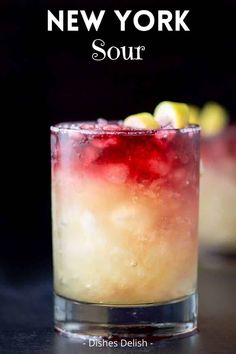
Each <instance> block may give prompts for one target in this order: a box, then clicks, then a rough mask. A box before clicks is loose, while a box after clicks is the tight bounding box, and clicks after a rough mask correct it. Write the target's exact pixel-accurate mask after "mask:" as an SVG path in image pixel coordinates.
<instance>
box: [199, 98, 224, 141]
mask: <svg viewBox="0 0 236 354" xmlns="http://www.w3.org/2000/svg"><path fill="white" fill-rule="evenodd" d="M228 120H229V116H228V112H227V111H226V109H225V108H224V107H223V106H221V105H220V104H219V103H216V102H208V103H206V104H205V105H204V107H203V108H202V111H201V115H200V125H201V128H202V132H203V134H204V135H214V134H218V133H220V132H221V131H223V130H224V128H225V127H226V125H227V123H228Z"/></svg>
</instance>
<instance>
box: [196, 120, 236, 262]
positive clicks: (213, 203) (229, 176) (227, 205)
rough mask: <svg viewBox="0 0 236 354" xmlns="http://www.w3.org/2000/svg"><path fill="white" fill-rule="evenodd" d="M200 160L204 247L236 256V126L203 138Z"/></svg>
mask: <svg viewBox="0 0 236 354" xmlns="http://www.w3.org/2000/svg"><path fill="white" fill-rule="evenodd" d="M201 158H202V160H203V163H204V173H203V176H202V177H201V188H200V228H199V231H200V241H201V246H202V248H203V250H207V251H212V252H214V253H216V254H217V253H218V254H222V255H229V254H236V208H235V206H236V125H233V126H228V127H227V128H226V129H225V130H224V131H223V132H222V133H221V134H219V135H216V136H212V137H203V138H202V142H201Z"/></svg>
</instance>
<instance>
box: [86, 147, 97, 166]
mask: <svg viewBox="0 0 236 354" xmlns="http://www.w3.org/2000/svg"><path fill="white" fill-rule="evenodd" d="M99 155H100V152H99V150H97V149H95V148H94V147H92V146H88V147H86V149H85V150H84V155H83V161H84V164H85V165H89V164H90V163H92V162H94V161H95V160H97V158H98V157H99Z"/></svg>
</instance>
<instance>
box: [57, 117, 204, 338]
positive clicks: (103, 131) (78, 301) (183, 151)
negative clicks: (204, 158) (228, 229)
mask: <svg viewBox="0 0 236 354" xmlns="http://www.w3.org/2000/svg"><path fill="white" fill-rule="evenodd" d="M144 116H145V114H144ZM144 116H142V118H141V119H140V120H139V119H136V120H135V119H134V120H132V119H131V120H128V121H125V122H122V121H121V122H106V121H104V120H98V121H97V122H91V123H62V124H58V125H56V126H54V127H52V128H51V133H52V211H53V259H54V288H55V326H56V328H57V329H58V330H59V331H61V332H63V333H66V334H69V335H79V336H91V335H94V336H109V335H118V336H144V335H157V336H164V337H165V336H172V335H178V334H184V333H187V332H191V331H193V330H194V329H195V328H196V321H197V295H196V282H197V257H198V240H197V225H198V184H199V128H198V127H197V126H193V125H186V126H185V127H183V128H178V127H176V126H173V125H171V124H169V123H168V124H165V126H163V127H162V126H161V125H160V124H157V123H156V125H155V124H154V123H153V122H154V120H153V122H152V121H150V117H149V119H148V118H145V117H144ZM146 116H147V114H146ZM160 117H161V116H160ZM152 119H154V118H152ZM131 121H132V122H131ZM134 121H136V123H135V124H134V123H133V122H134ZM160 121H161V118H160ZM137 122H138V123H137ZM140 122H141V123H142V124H144V126H141V125H142V124H141V125H140ZM143 122H144V123H143ZM145 124H146V126H145ZM150 124H151V126H150Z"/></svg>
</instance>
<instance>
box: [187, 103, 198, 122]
mask: <svg viewBox="0 0 236 354" xmlns="http://www.w3.org/2000/svg"><path fill="white" fill-rule="evenodd" d="M188 107H189V123H190V124H200V108H199V107H198V106H195V105H193V104H189V105H188Z"/></svg>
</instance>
